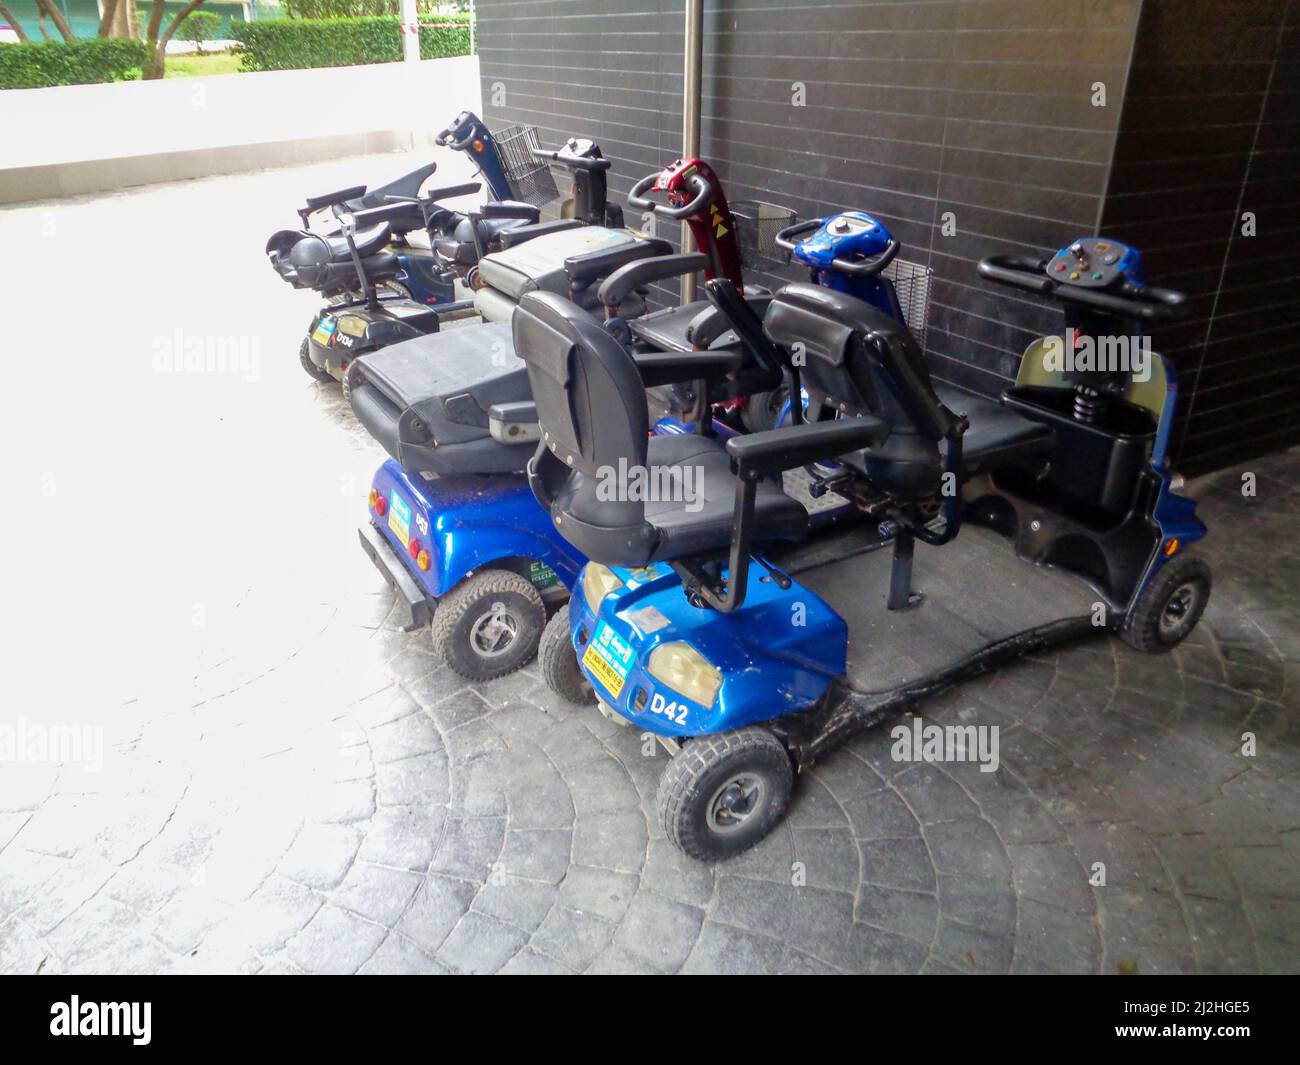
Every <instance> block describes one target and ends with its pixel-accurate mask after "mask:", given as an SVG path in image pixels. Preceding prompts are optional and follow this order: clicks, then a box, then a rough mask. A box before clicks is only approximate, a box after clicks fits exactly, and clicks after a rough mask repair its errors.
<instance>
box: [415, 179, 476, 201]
mask: <svg viewBox="0 0 1300 1065" xmlns="http://www.w3.org/2000/svg"><path fill="white" fill-rule="evenodd" d="M482 187H483V186H482V185H480V184H479V183H478V182H477V181H467V182H465V184H463V185H446V186H444V187H443V188H440V189H430V190H429V191H428V192H427V193H426V194H425V195H424V197H423V199H426V200H434V201H437V200H450V199H454V198H455V197H457V196H468V195H470V193H474V192H478V190H479V189H481V188H482Z"/></svg>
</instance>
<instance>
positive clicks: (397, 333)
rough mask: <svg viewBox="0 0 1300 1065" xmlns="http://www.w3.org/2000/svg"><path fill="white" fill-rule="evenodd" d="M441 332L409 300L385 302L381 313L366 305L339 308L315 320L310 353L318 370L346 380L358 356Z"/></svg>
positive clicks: (429, 316) (327, 310)
mask: <svg viewBox="0 0 1300 1065" xmlns="http://www.w3.org/2000/svg"><path fill="white" fill-rule="evenodd" d="M403 314H405V317H402V316H401V315H403ZM437 331H438V319H437V318H436V317H435V316H434V315H433V314H432V313H430V312H429V311H427V310H425V308H423V307H420V306H418V305H416V304H415V303H413V302H412V301H409V300H382V301H381V302H380V304H379V307H378V308H377V309H376V308H371V307H367V306H366V305H365V303H359V304H351V305H342V306H338V305H336V306H334V307H327V308H324V309H322V310H320V311H318V312H317V313H316V317H315V318H313V319H312V322H311V325H310V326H309V327H308V329H307V350H308V351H309V352H310V353H311V361H312V362H313V363H315V364H316V366H317V367H319V368H320V369H322V370H326V371H328V372H329V373H330V374H331V375H333V376H334V377H336V378H338V379H339V380H342V378H343V372H344V371H345V370H346V369H347V367H348V365H349V364H350V363H351V362H352V360H353V359H355V358H356V357H357V356H358V355H364V354H365V353H366V352H367V351H375V350H377V349H379V348H383V347H387V346H388V345H389V344H396V343H398V342H399V341H402V340H413V339H414V338H416V337H420V336H425V335H426V334H428V333H434V332H437Z"/></svg>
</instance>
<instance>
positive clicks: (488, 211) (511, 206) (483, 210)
mask: <svg viewBox="0 0 1300 1065" xmlns="http://www.w3.org/2000/svg"><path fill="white" fill-rule="evenodd" d="M477 213H478V215H479V217H480V218H530V219H532V220H533V221H536V220H537V218H538V215H539V214H540V212H539V211H538V209H537V208H536V207H532V206H529V205H528V204H526V203H485V204H484V205H483V206H482V207H480V208H479V209H478V212H477Z"/></svg>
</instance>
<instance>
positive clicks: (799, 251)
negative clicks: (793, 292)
mask: <svg viewBox="0 0 1300 1065" xmlns="http://www.w3.org/2000/svg"><path fill="white" fill-rule="evenodd" d="M892 239H893V234H891V233H890V232H889V230H888V229H886V228H885V225H884V223H882V222H881V221H880V220H879V219H876V218H873V217H872V216H871V215H869V214H867V213H866V212H865V211H841V212H840V213H839V214H834V215H830V216H828V217H827V218H825V219H823V221H822V224H821V226H819V227H818V229H817V230H816V231H815V232H814V233H812V234H811V235H810V236H809V237H808V238H807V239H806V240H804V241H801V242H800V243H799V244H796V245H795V249H794V252H793V254H792V255H791V258H792V259H793V260H794V261H795V262H799V263H803V264H804V265H805V266H811V267H814V268H819V269H826V268H828V267H830V265H831V264H832V263H833V262H834V261H835V259H837V258H840V259H851V258H854V257H855V256H862V257H864V258H869V257H871V256H875V255H879V254H880V253H881V252H883V251H884V250H885V249H886V248H887V247H888V246H889V242H890V241H891V240H892Z"/></svg>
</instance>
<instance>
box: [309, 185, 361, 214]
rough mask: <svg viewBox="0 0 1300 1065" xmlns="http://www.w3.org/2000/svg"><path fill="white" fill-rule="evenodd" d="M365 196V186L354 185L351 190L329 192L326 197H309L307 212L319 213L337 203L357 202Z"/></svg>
mask: <svg viewBox="0 0 1300 1065" xmlns="http://www.w3.org/2000/svg"><path fill="white" fill-rule="evenodd" d="M365 194H366V187H365V186H364V185H353V186H351V187H350V188H346V189H339V190H338V192H327V193H325V195H324V196H308V197H307V210H309V211H319V210H320V209H321V208H322V207H333V206H334V204H336V203H342V202H343V201H344V200H355V199H356V198H357V197H359V196H364V195H365Z"/></svg>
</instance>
